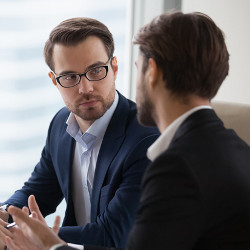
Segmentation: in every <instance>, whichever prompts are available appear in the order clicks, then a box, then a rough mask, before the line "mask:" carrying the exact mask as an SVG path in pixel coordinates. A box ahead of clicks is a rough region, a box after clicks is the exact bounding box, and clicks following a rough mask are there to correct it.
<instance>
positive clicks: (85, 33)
mask: <svg viewBox="0 0 250 250" xmlns="http://www.w3.org/2000/svg"><path fill="white" fill-rule="evenodd" d="M89 36H96V37H98V38H100V39H101V40H102V42H103V44H104V46H105V48H106V52H107V55H108V57H109V58H112V57H113V53H114V39H113V36H112V34H111V33H110V31H109V29H108V28H107V27H106V26H105V25H104V24H103V23H101V22H99V21H97V20H96V19H92V18H85V17H82V18H81V17H78V18H71V19H68V20H65V21H63V22H61V23H60V24H59V25H58V26H56V27H55V28H54V29H53V30H52V31H51V33H50V36H49V39H48V40H47V42H46V43H45V47H44V58H45V61H46V63H47V65H48V66H49V68H50V69H51V70H52V71H54V63H53V49H54V45H55V44H61V45H64V46H75V45H77V44H79V43H80V42H83V41H84V40H85V39H86V38H88V37H89Z"/></svg>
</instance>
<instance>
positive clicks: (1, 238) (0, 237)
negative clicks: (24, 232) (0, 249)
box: [0, 226, 12, 244]
mask: <svg viewBox="0 0 250 250" xmlns="http://www.w3.org/2000/svg"><path fill="white" fill-rule="evenodd" d="M11 235H12V233H11V232H10V231H9V230H8V229H6V228H5V227H2V226H0V242H1V243H3V244H5V237H6V236H9V237H11Z"/></svg>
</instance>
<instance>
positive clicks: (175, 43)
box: [134, 12, 229, 99]
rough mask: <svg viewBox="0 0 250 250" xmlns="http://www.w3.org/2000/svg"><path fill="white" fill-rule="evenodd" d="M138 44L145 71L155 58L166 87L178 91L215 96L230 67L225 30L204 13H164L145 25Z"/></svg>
mask: <svg viewBox="0 0 250 250" xmlns="http://www.w3.org/2000/svg"><path fill="white" fill-rule="evenodd" d="M134 44H138V45H139V49H140V51H141V52H142V55H143V56H144V65H143V71H144V72H145V70H146V69H147V66H148V59H149V58H153V59H154V60H155V61H156V63H157V65H158V67H159V68H160V69H161V70H162V73H163V79H164V81H165V82H166V88H167V89H168V90H171V92H172V93H173V94H175V95H179V96H183V95H186V94H196V95H198V96H200V97H205V98H209V99H211V98H213V97H214V96H215V95H216V93H217V91H218V89H219V87H220V85H221V83H222V82H223V80H224V79H225V77H226V76H227V74H228V70H229V63H228V61H229V54H228V51H227V47H226V44H225V41H224V36H223V33H222V31H221V30H220V29H219V28H218V27H217V26H216V24H215V23H214V22H213V20H212V19H211V18H210V17H208V16H207V15H205V14H202V13H198V12H195V13H190V14H183V13H181V12H172V13H164V14H162V15H159V16H158V17H156V18H154V19H153V20H152V21H151V22H150V23H149V24H148V25H145V26H144V27H142V28H141V29H140V30H139V32H138V33H137V35H136V36H135V38H134Z"/></svg>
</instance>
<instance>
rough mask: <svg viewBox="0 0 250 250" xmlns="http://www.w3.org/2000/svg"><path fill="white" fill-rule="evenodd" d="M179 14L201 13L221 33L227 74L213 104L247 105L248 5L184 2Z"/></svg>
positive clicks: (228, 0) (240, 1) (223, 0)
mask: <svg viewBox="0 0 250 250" xmlns="http://www.w3.org/2000/svg"><path fill="white" fill-rule="evenodd" d="M182 11H183V12H184V13H187V12H192V11H200V12H203V13H205V14H207V15H209V16H210V17H211V18H212V19H213V20H214V21H215V23H216V24H217V25H218V26H219V27H220V28H221V29H222V30H223V31H224V34H225V39H226V44H227V48H228V51H229V54H230V70H229V75H228V76H227V78H226V80H225V81H224V83H223V84H222V86H221V88H220V90H219V93H218V94H217V96H216V97H215V100H222V101H232V102H239V103H248V104H250V1H249V0H237V1H236V0H209V1H208V0H183V1H182Z"/></svg>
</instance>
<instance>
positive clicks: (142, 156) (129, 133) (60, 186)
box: [5, 94, 159, 247]
mask: <svg viewBox="0 0 250 250" xmlns="http://www.w3.org/2000/svg"><path fill="white" fill-rule="evenodd" d="M68 116H69V111H68V109H67V108H63V109H61V110H60V111H59V112H58V113H57V114H56V115H55V117H54V118H53V120H52V122H51V124H50V127H49V131H48V136H47V140H46V145H45V147H44V149H43V151H42V155H41V159H40V161H39V163H38V164H37V165H36V167H35V169H34V171H33V173H32V175H31V177H30V178H29V180H28V181H27V182H26V183H25V184H24V186H23V188H22V189H21V190H18V191H16V192H15V194H14V195H13V196H12V197H10V199H8V200H7V201H6V202H5V203H8V204H13V205H15V206H18V207H22V206H24V205H27V198H28V196H29V195H30V194H34V195H35V197H36V200H37V202H38V205H39V207H40V209H41V212H42V214H43V215H44V216H46V215H48V214H51V213H53V212H54V211H55V210H56V207H57V205H58V204H59V203H60V202H61V201H62V199H63V198H65V200H66V203H67V208H66V212H65V218H64V221H63V226H62V228H61V229H60V232H59V236H60V237H61V238H62V239H64V240H65V241H67V242H71V243H77V244H90V245H92V244H93V245H102V246H108V247H112V246H114V247H124V246H125V243H126V240H127V237H128V233H129V230H130V229H131V227H132V225H133V222H134V219H135V214H136V210H137V207H138V204H139V197H140V183H141V178H142V176H143V173H144V171H145V169H146V167H147V166H148V164H149V161H148V159H147V157H146V151H147V149H148V147H149V146H150V145H151V144H152V143H153V142H154V141H155V139H156V138H157V137H158V136H159V132H158V130H157V129H156V128H145V127H143V126H140V125H139V124H138V122H137V119H136V105H135V103H133V102H132V101H130V100H128V99H126V98H125V97H123V96H122V95H121V94H119V102H118V105H117V108H116V110H115V112H114V114H113V117H112V119H111V121H110V124H109V126H108V128H107V130H106V133H105V135H104V138H103V142H102V145H101V148H100V152H99V155H98V159H97V164H96V170H95V177H94V184H93V191H92V200H91V223H88V224H87V225H86V226H77V224H76V219H75V214H74V204H73V201H72V195H71V187H72V181H73V180H72V178H71V166H72V160H73V153H74V148H75V140H74V139H73V138H72V137H71V136H70V135H69V134H68V133H67V132H66V126H67V125H66V123H65V122H66V120H67V118H68ZM27 157H28V156H27ZM79 198H80V197H79Z"/></svg>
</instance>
